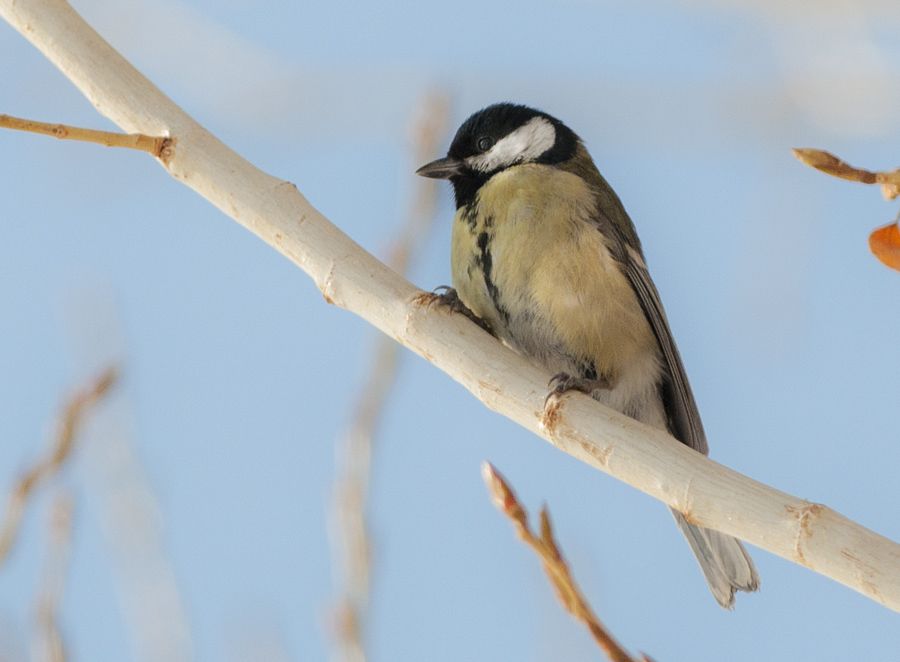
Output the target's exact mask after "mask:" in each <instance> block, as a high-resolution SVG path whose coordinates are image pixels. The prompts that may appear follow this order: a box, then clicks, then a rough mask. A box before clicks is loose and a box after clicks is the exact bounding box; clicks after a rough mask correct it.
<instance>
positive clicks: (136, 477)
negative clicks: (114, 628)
mask: <svg viewBox="0 0 900 662" xmlns="http://www.w3.org/2000/svg"><path fill="white" fill-rule="evenodd" d="M66 321H67V331H68V335H69V338H70V339H71V343H72V346H73V347H72V353H73V355H74V358H75V363H76V365H77V366H81V369H89V368H90V367H91V366H94V365H103V364H104V363H106V362H108V361H110V360H111V359H112V358H114V357H115V358H117V357H121V356H125V355H126V354H127V348H126V347H125V340H124V337H123V332H122V330H121V328H122V323H121V320H120V315H119V312H118V310H117V308H116V306H115V302H114V297H113V295H112V293H110V292H109V291H108V290H107V289H105V288H104V287H102V286H99V287H91V288H89V289H87V290H82V291H77V292H75V293H73V295H72V296H70V297H69V307H68V309H67V311H66ZM134 417H135V416H134V413H133V410H132V405H131V399H130V397H129V393H128V389H127V388H126V389H120V390H119V391H118V392H117V394H116V397H115V398H114V399H113V400H112V401H111V402H110V403H109V406H107V407H104V408H103V411H102V412H99V413H98V415H97V416H93V417H92V418H91V420H90V423H89V424H88V426H87V430H86V432H87V433H89V434H90V438H91V443H90V444H87V445H86V446H85V449H84V461H83V462H82V463H81V464H80V465H79V469H81V470H82V471H83V472H84V475H83V477H82V482H83V486H84V492H85V495H86V506H87V508H88V509H89V510H90V512H91V513H92V514H94V515H95V516H96V518H97V519H98V520H99V522H100V529H101V533H102V537H103V543H104V544H105V545H106V548H107V549H108V551H109V553H108V557H109V558H108V561H107V564H108V566H109V569H110V573H111V576H112V581H113V584H114V587H115V590H116V593H117V594H118V599H119V602H120V604H121V609H122V615H123V620H124V624H125V627H126V629H127V632H126V635H127V636H126V641H127V642H128V645H129V646H130V648H131V651H132V655H131V659H133V660H135V662H161V661H162V660H165V662H189V661H190V660H192V659H193V657H194V656H193V640H192V636H191V629H190V624H189V622H188V617H187V611H186V609H185V605H184V600H183V598H182V595H181V591H180V588H179V586H178V582H177V578H176V576H175V570H174V569H173V567H172V563H171V561H170V559H169V555H168V550H167V548H166V544H165V539H164V538H165V536H164V530H163V527H164V520H163V517H162V514H161V512H160V508H159V505H158V502H157V498H156V495H155V494H154V492H153V489H152V487H151V485H150V480H149V478H148V476H147V472H146V470H145V469H144V466H143V463H142V461H141V458H140V457H139V456H138V451H137V445H138V443H137V435H136V433H135V424H134Z"/></svg>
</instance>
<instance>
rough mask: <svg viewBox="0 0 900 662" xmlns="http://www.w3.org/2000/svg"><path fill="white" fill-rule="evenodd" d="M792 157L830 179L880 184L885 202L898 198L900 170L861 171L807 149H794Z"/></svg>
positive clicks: (821, 152) (829, 155)
mask: <svg viewBox="0 0 900 662" xmlns="http://www.w3.org/2000/svg"><path fill="white" fill-rule="evenodd" d="M793 151H794V156H796V157H797V158H798V159H799V160H800V161H801V162H802V163H804V164H806V165H808V166H809V167H811V168H815V169H816V170H819V171H821V172H824V173H826V174H828V175H831V176H832V177H839V178H840V179H846V180H848V181H851V182H860V183H861V184H880V185H881V193H882V195H884V197H885V198H886V199H887V200H893V199H894V198H896V197H897V196H900V168H898V169H896V170H890V171H878V172H874V171H872V170H863V169H862V168H857V167H855V166H852V165H850V164H849V163H847V162H846V161H842V160H841V159H839V158H838V157H836V156H835V155H834V154H831V153H829V152H825V151H823V150H821V149H813V148H809V147H797V148H794V150H793Z"/></svg>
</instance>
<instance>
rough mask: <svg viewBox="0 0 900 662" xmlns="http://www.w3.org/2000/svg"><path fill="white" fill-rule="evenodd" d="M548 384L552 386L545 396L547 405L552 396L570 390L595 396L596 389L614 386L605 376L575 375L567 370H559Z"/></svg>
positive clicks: (607, 388)
mask: <svg viewBox="0 0 900 662" xmlns="http://www.w3.org/2000/svg"><path fill="white" fill-rule="evenodd" d="M547 386H548V387H550V392H549V393H548V394H547V397H546V398H544V406H545V407H546V406H547V403H548V402H549V401H550V399H551V398H553V397H559V396H561V395H563V394H564V393H568V392H569V391H581V392H582V393H585V394H587V395H590V396H593V395H594V393H595V392H596V391H605V390H609V389H610V388H611V387H612V385H611V384H610V381H609V380H608V379H606V378H605V377H600V378H598V379H589V378H587V377H573V376H572V375H570V374H569V373H567V372H558V373H556V374H555V375H553V377H551V378H550V382H549V383H548V384H547Z"/></svg>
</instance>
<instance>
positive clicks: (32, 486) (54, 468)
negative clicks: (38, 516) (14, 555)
mask: <svg viewBox="0 0 900 662" xmlns="http://www.w3.org/2000/svg"><path fill="white" fill-rule="evenodd" d="M117 377H118V370H117V368H115V367H109V368H106V369H105V370H103V371H102V372H101V373H100V374H99V375H98V376H97V377H95V378H94V379H93V380H91V382H90V383H89V384H88V385H87V386H85V387H83V388H82V389H80V390H79V391H77V392H76V393H75V395H73V396H72V397H71V399H70V400H69V402H68V403H67V404H66V406H65V408H64V409H63V413H62V415H61V417H60V420H59V428H58V431H57V433H56V439H55V441H54V443H53V448H52V449H51V450H50V453H49V454H48V455H47V456H46V457H44V458H42V459H41V460H39V461H38V462H37V463H36V464H35V465H34V466H33V467H31V469H29V470H28V471H26V472H25V474H24V475H23V476H22V477H21V478H19V480H18V482H17V483H16V485H15V487H13V490H12V492H11V494H10V497H9V504H8V506H7V509H6V519H5V520H4V522H3V528H2V529H0V564H2V563H3V561H4V560H6V558H7V557H8V556H9V551H10V549H11V548H12V546H13V545H14V544H15V541H16V537H17V535H18V532H19V524H20V523H21V521H22V515H23V514H24V512H25V508H26V506H27V505H28V501H29V499H30V498H31V497H32V496H33V495H34V494H35V493H36V491H37V489H38V488H39V487H40V486H41V484H42V483H43V482H44V481H46V480H47V479H48V478H50V477H51V476H53V475H54V474H56V473H57V472H59V470H60V469H61V468H62V466H63V465H64V464H65V463H66V461H67V460H68V459H69V457H70V456H71V454H72V450H73V448H74V446H75V440H76V436H77V434H78V432H79V430H80V426H81V423H82V419H83V417H84V414H85V413H86V412H87V410H88V409H89V408H90V407H91V406H92V405H94V404H95V403H96V402H97V401H98V400H100V398H102V397H103V396H104V395H106V393H107V392H108V391H109V389H110V388H111V387H112V386H113V385H114V384H115V382H116V379H117Z"/></svg>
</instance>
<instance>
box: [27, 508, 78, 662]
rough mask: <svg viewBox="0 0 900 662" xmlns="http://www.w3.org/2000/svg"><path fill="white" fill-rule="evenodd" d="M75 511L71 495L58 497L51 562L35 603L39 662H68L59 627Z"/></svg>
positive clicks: (53, 514)
mask: <svg viewBox="0 0 900 662" xmlns="http://www.w3.org/2000/svg"><path fill="white" fill-rule="evenodd" d="M72 510H73V500H72V496H71V495H70V494H66V493H61V494H58V495H57V496H56V499H55V500H54V502H53V507H52V508H51V510H50V522H49V524H50V526H49V527H48V529H49V532H48V543H47V560H46V562H45V565H44V576H43V581H42V586H41V589H40V591H39V593H38V596H37V600H36V604H35V622H36V628H35V637H34V660H35V662H65V660H66V658H67V655H66V645H65V641H64V639H63V636H62V632H61V631H60V627H59V607H60V603H61V602H62V597H63V592H64V590H65V585H66V574H67V572H68V568H69V556H70V552H71V548H72V532H73V527H72Z"/></svg>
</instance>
